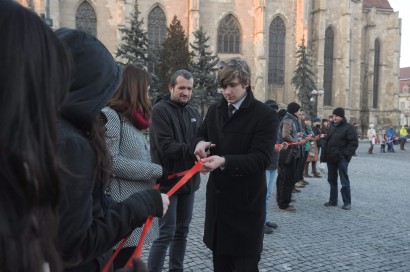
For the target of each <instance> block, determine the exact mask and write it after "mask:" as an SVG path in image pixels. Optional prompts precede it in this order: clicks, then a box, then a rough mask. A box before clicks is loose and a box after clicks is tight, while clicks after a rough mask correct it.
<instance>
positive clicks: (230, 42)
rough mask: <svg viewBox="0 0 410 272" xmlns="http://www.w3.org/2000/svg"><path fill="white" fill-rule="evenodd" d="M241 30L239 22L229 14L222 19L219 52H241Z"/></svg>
mask: <svg viewBox="0 0 410 272" xmlns="http://www.w3.org/2000/svg"><path fill="white" fill-rule="evenodd" d="M240 42H241V32H240V30H239V22H238V20H236V18H235V17H234V16H233V15H231V14H229V15H227V16H226V17H225V18H223V19H222V21H221V23H220V24H219V26H218V53H223V54H224V53H225V54H238V53H240V52H239V51H240V46H239V45H240Z"/></svg>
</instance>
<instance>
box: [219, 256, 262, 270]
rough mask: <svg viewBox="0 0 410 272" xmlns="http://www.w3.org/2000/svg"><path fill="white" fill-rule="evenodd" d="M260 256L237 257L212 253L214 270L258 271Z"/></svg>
mask: <svg viewBox="0 0 410 272" xmlns="http://www.w3.org/2000/svg"><path fill="white" fill-rule="evenodd" d="M260 259H261V256H260V255H259V256H255V257H247V258H246V257H237V256H230V255H218V254H215V253H213V262H214V272H259V268H258V263H259V261H260Z"/></svg>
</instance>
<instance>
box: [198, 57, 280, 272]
mask: <svg viewBox="0 0 410 272" xmlns="http://www.w3.org/2000/svg"><path fill="white" fill-rule="evenodd" d="M218 67H219V68H220V70H219V72H218V82H219V85H220V86H221V88H222V93H223V97H222V98H221V100H220V101H219V102H217V103H216V104H213V105H212V106H211V107H210V108H209V110H208V113H207V115H206V117H205V120H204V122H203V125H202V126H201V128H200V132H199V137H197V138H195V139H194V141H193V147H195V151H194V153H195V154H196V155H197V157H198V159H202V160H203V162H204V166H203V168H202V170H201V171H202V172H204V173H206V172H211V173H210V176H209V180H208V184H207V192H206V214H205V233H204V242H205V244H206V246H207V247H208V248H210V249H211V250H212V252H213V263H214V271H216V272H220V271H223V272H226V271H239V272H240V271H243V272H245V271H246V272H253V271H258V263H259V260H260V256H261V252H262V245H263V235H264V225H265V215H266V202H265V201H266V177H265V170H266V168H267V167H268V165H269V163H270V160H271V156H272V150H273V149H274V145H275V137H274V134H275V133H276V130H275V115H274V113H273V109H272V108H270V107H269V106H267V105H265V104H263V103H262V102H260V101H258V100H257V99H255V97H254V96H253V92H252V90H251V87H250V83H251V82H250V78H251V74H250V69H249V66H248V64H247V63H246V62H245V61H244V60H241V59H231V60H228V61H227V62H224V61H222V62H220V63H219V64H218ZM211 143H212V144H214V146H213V145H212V146H211ZM209 147H212V148H211V149H210V156H209V157H207V153H206V151H207V150H208V149H209Z"/></svg>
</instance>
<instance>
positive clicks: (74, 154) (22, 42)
mask: <svg viewBox="0 0 410 272" xmlns="http://www.w3.org/2000/svg"><path fill="white" fill-rule="evenodd" d="M0 10H1V16H0V35H2V37H7V42H4V43H1V45H0V54H1V55H0V58H1V60H2V64H3V65H2V68H1V70H0V78H1V80H0V90H1V96H2V99H1V100H0V101H1V102H0V103H1V106H2V107H1V109H2V110H3V114H2V116H3V119H2V124H3V125H4V127H3V133H1V135H2V138H3V139H2V140H3V141H1V142H2V143H1V145H2V147H1V150H2V152H1V161H2V167H1V170H0V171H1V182H2V184H3V185H4V186H3V190H1V198H0V199H1V200H0V201H1V205H0V214H1V218H2V219H3V220H2V224H1V230H0V235H1V239H0V248H1V252H2V253H1V255H0V270H1V271H101V270H102V268H103V266H104V265H105V264H106V262H107V259H108V257H110V256H111V255H112V249H113V247H115V245H116V244H117V243H118V242H119V241H120V240H121V239H122V238H123V237H125V236H126V235H127V234H129V233H131V232H132V231H133V230H134V229H135V228H137V227H141V226H142V224H144V222H145V220H146V219H147V218H148V217H149V216H151V215H152V216H156V217H158V218H159V227H158V228H159V234H158V238H157V239H155V237H154V236H155V233H153V234H154V235H153V237H151V238H150V239H151V240H153V244H152V247H151V252H150V256H149V260H148V270H150V271H161V270H162V265H163V259H164V258H165V254H166V250H167V248H168V247H170V253H169V254H170V262H169V263H170V270H171V271H182V270H183V261H184V260H183V259H184V255H185V247H186V236H187V234H188V230H189V223H190V220H191V217H192V206H193V201H194V192H195V190H196V189H197V188H198V185H199V184H198V182H199V177H198V174H197V175H195V176H194V177H193V178H191V180H190V182H189V183H188V184H187V185H186V186H185V187H186V188H183V189H182V190H181V191H179V192H178V193H177V194H176V195H174V196H172V197H171V198H170V199H169V198H168V197H167V195H166V194H164V192H165V191H167V190H168V188H169V187H170V186H172V185H173V184H174V183H175V182H176V180H168V178H167V177H168V174H172V173H175V172H179V171H184V170H187V169H189V168H190V167H191V166H192V165H193V164H194V163H195V160H197V159H199V160H201V161H202V163H203V167H202V169H201V172H203V173H208V172H211V173H210V177H209V181H208V184H207V195H206V200H207V202H206V216H205V233H204V242H205V244H206V245H207V246H208V247H209V248H210V249H211V250H212V252H213V262H214V270H215V271H257V270H258V268H257V267H258V262H259V260H260V256H261V252H262V245H263V226H264V217H265V214H266V213H265V205H266V203H265V198H261V197H260V196H261V195H265V194H266V185H265V169H266V168H267V166H268V163H269V161H270V158H271V152H270V150H272V149H273V147H274V144H275V141H274V139H273V138H272V137H270V136H272V135H275V134H276V130H275V126H274V117H273V114H272V109H271V108H270V107H268V106H266V105H264V104H263V103H261V102H260V101H258V100H256V99H255V98H254V96H253V92H252V89H251V81H250V78H251V73H250V69H249V66H248V64H247V63H246V62H245V61H243V60H240V59H232V60H230V61H227V62H220V63H219V68H220V70H219V72H218V82H219V85H220V87H221V88H222V90H223V97H222V99H221V100H220V101H219V102H218V103H217V104H214V105H212V106H211V107H210V108H209V110H208V113H207V115H206V117H205V120H203V122H202V120H201V119H200V117H199V114H198V112H197V111H195V110H192V108H191V107H190V106H189V105H188V103H189V101H190V100H191V97H192V88H193V78H192V75H191V74H190V73H189V72H187V71H178V72H176V73H175V74H174V76H173V78H172V79H171V83H170V86H169V94H168V96H165V97H164V98H163V99H162V100H161V101H160V102H158V103H157V104H156V105H155V106H154V107H153V108H152V110H151V109H150V106H149V104H148V102H147V97H146V95H147V90H148V88H149V77H148V76H147V74H146V73H144V71H141V70H138V69H134V68H131V66H129V67H126V68H125V70H124V72H123V74H122V79H121V73H120V69H119V68H118V66H117V64H116V63H115V61H114V59H113V57H112V56H111V54H110V53H109V52H108V50H107V49H106V48H105V46H104V45H103V44H102V43H101V42H100V41H99V40H98V39H96V38H95V37H93V36H91V35H89V34H86V33H85V32H82V31H79V30H72V29H60V30H57V31H56V32H55V33H53V32H52V31H51V30H50V29H49V28H48V27H47V26H46V25H45V24H44V23H43V22H42V21H41V19H40V18H39V17H37V15H35V14H34V13H33V12H31V11H29V10H27V9H25V8H23V7H21V6H20V5H19V4H17V3H16V2H14V1H10V0H6V1H1V2H0ZM133 85H137V86H136V87H135V86H133ZM118 86H119V87H118ZM107 105H108V106H107ZM150 117H151V120H152V124H150V121H149V119H150ZM243 124H247V125H246V126H245V127H244V126H243ZM150 125H151V129H150V139H151V150H150V152H151V155H152V158H153V162H151V160H150V158H149V156H148V150H147V148H148V147H147V143H146V142H144V137H143V136H142V135H141V131H142V130H144V129H145V128H147V127H148V126H150ZM135 165H138V167H135ZM142 165H145V167H142ZM155 179H158V180H159V184H160V187H159V190H155V189H148V188H150V187H151V186H152V185H153V182H152V180H155ZM131 181H132V182H131ZM131 187H134V188H131ZM136 190H137V191H138V192H135V191H136ZM111 197H112V198H114V199H115V200H112V198H111ZM244 222H246V224H245V223H244ZM137 236H138V235H137ZM131 237H132V238H131V240H130V242H129V244H127V246H126V249H125V250H123V251H122V252H121V253H120V258H119V260H118V262H117V263H120V264H121V262H122V263H123V262H125V260H126V259H127V257H128V256H129V254H130V250H129V249H128V247H131V248H132V247H133V246H134V245H135V239H134V238H133V236H131ZM121 256H122V258H121ZM121 265H122V264H121ZM121 265H120V266H121ZM140 265H141V263H140V262H135V263H134V268H133V269H137V270H138V271H144V270H142V269H145V268H142V267H141V266H140Z"/></svg>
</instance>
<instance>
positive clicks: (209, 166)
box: [200, 155, 225, 174]
mask: <svg viewBox="0 0 410 272" xmlns="http://www.w3.org/2000/svg"><path fill="white" fill-rule="evenodd" d="M201 160H202V161H203V162H204V165H203V166H202V168H201V170H200V171H201V173H202V174H206V173H208V172H212V171H213V170H215V169H217V168H219V167H223V166H224V165H225V158H223V157H220V156H216V155H215V156H211V157H208V158H204V159H201Z"/></svg>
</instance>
